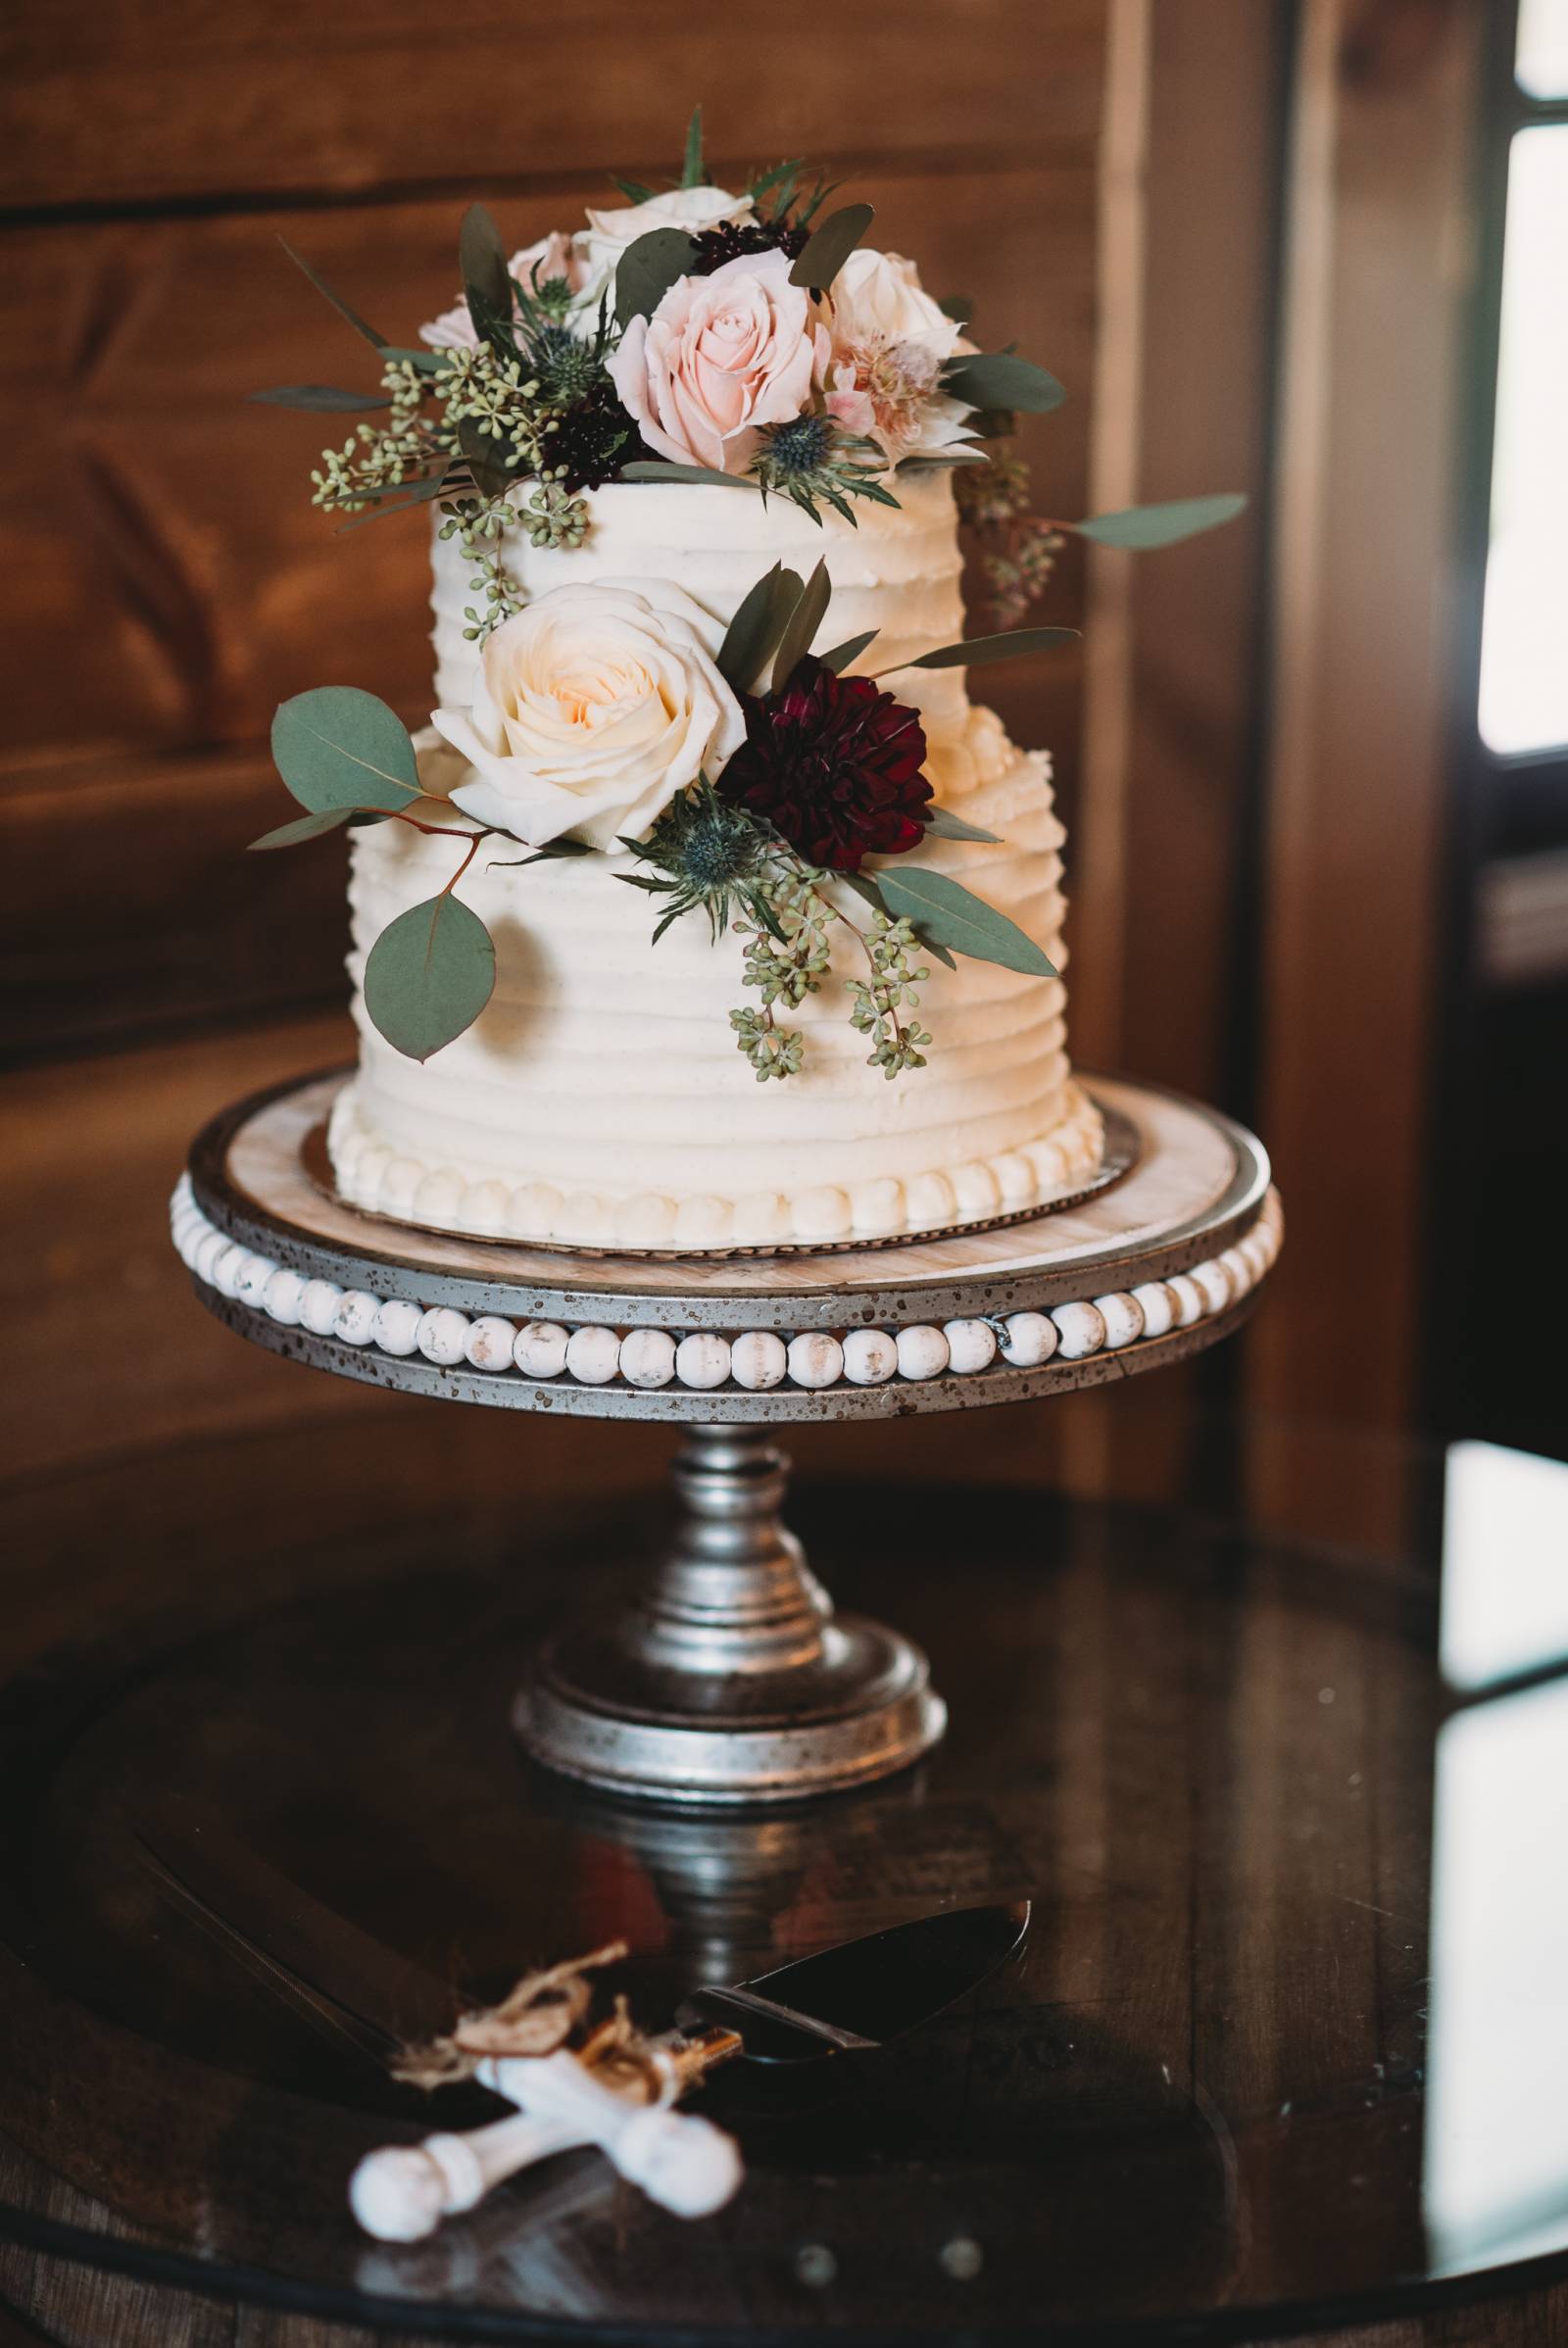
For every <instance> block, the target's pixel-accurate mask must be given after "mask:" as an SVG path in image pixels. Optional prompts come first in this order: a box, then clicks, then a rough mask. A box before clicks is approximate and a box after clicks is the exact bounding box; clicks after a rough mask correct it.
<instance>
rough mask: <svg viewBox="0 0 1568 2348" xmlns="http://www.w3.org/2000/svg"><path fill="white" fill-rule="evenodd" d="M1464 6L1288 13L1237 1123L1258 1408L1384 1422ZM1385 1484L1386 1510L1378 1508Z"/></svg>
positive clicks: (1394, 1343)
mask: <svg viewBox="0 0 1568 2348" xmlns="http://www.w3.org/2000/svg"><path fill="white" fill-rule="evenodd" d="M1480 29H1481V24H1480V12H1478V11H1477V10H1475V9H1473V8H1470V7H1467V6H1463V5H1457V4H1453V5H1437V4H1434V5H1431V6H1428V7H1426V8H1408V7H1405V8H1393V9H1383V10H1370V9H1366V8H1362V7H1356V6H1352V5H1350V4H1349V0H1309V4H1308V5H1307V6H1306V7H1305V8H1304V9H1303V10H1302V11H1301V14H1300V54H1299V61H1298V71H1297V100H1296V115H1297V122H1296V138H1295V165H1294V172H1293V182H1292V189H1291V240H1290V252H1289V269H1288V277H1287V288H1286V298H1287V320H1286V324H1287V333H1286V340H1285V345H1284V352H1283V367H1282V412H1281V426H1280V452H1279V455H1280V478H1281V498H1280V507H1279V515H1278V524H1277V528H1278V541H1277V563H1276V570H1275V595H1276V601H1277V621H1276V637H1277V646H1278V651H1277V659H1276V663H1275V681H1274V708H1273V737H1272V744H1271V757H1270V800H1271V816H1270V839H1269V855H1268V868H1267V882H1266V891H1267V893H1266V900H1265V924H1266V931H1265V935H1266V954H1265V958H1264V967H1263V987H1264V1026H1263V1033H1262V1042H1261V1050H1260V1055H1259V1056H1260V1066H1261V1101H1260V1107H1259V1115H1260V1117H1261V1119H1262V1126H1263V1131H1264V1132H1265V1133H1266V1134H1267V1135H1268V1137H1269V1143H1270V1147H1271V1149H1272V1150H1273V1152H1274V1156H1275V1161H1276V1164H1277V1166H1278V1169H1279V1174H1280V1180H1281V1183H1282V1186H1283V1188H1284V1192H1285V1196H1286V1198H1287V1199H1288V1200H1289V1201H1290V1212H1291V1218H1292V1220H1291V1233H1292V1237H1291V1246H1290V1247H1289V1248H1288V1249H1287V1250H1286V1253H1285V1257H1284V1258H1283V1259H1282V1276H1281V1278H1280V1280H1279V1282H1278V1284H1277V1296H1276V1304H1275V1309H1274V1311H1273V1312H1272V1313H1271V1314H1268V1315H1265V1316H1264V1317H1263V1319H1262V1320H1260V1321H1259V1323H1258V1325H1257V1327H1256V1329H1255V1332H1254V1335H1253V1340H1252V1346H1253V1351H1252V1360H1253V1364H1254V1371H1255V1386H1256V1391H1257V1392H1258V1394H1260V1396H1261V1397H1262V1398H1263V1399H1265V1400H1266V1402H1267V1403H1268V1404H1269V1405H1270V1406H1271V1407H1273V1408H1275V1409H1279V1410H1284V1411H1293V1412H1303V1411H1317V1412H1323V1413H1330V1412H1332V1413H1333V1414H1334V1415H1337V1416H1343V1417H1352V1418H1355V1419H1357V1420H1360V1421H1361V1422H1363V1423H1366V1424H1371V1425H1382V1426H1390V1425H1398V1424H1400V1423H1401V1422H1402V1421H1404V1420H1405V1419H1407V1417H1408V1415H1409V1411H1410V1408H1411V1401H1412V1373H1413V1366H1414V1349H1415V1343H1416V1312H1417V1290H1418V1278H1419V1261H1420V1238H1421V1221H1422V1214H1423V1201H1424V1198H1425V1196H1426V1187H1427V1178H1428V1171H1429V1167H1428V1115H1429V1112H1428V1087H1429V1067H1428V1060H1429V1054H1430V1053H1431V1052H1432V1050H1433V1037H1432V1030H1431V1023H1432V1020H1433V1017H1434V1006H1435V1003H1436V1001H1437V994H1436V987H1435V978H1436V967H1437V962H1436V957H1437V954H1438V951H1439V938H1438V920H1439V912H1440V905H1441V897H1440V890H1439V881H1438V872H1439V858H1440V854H1441V847H1442V839H1443V828H1444V818H1445V798H1446V795H1445V789H1444V772H1445V732H1446V717H1447V697H1446V664H1447V663H1446V647H1447V635H1448V624H1449V623H1448V600H1449V596H1450V593H1451V586H1452V582H1451V579H1450V575H1449V572H1450V563H1451V548H1452V545H1453V506H1454V470H1455V465H1456V462H1457V436H1456V429H1455V425H1456V396H1457V388H1458V380H1459V363H1460V357H1461V351H1462V339H1463V333H1464V327H1465V320H1466V302H1467V293H1468V284H1469V275H1470V268H1471V261H1472V255H1471V250H1470V235H1469V230H1470V213H1469V205H1470V192H1471V191H1470V170H1471V144H1472V136H1473V129H1474V115H1475V108H1476V101H1477V91H1478V87H1479V77H1478V70H1477V54H1476V53H1477V47H1478V40H1479V33H1480ZM1395 1504H1396V1495H1392V1494H1391V1507H1392V1506H1393V1505H1395Z"/></svg>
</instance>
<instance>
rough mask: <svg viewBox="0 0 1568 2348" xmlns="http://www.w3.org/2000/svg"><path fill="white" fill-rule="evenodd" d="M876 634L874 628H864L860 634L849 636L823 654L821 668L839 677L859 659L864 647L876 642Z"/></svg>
mask: <svg viewBox="0 0 1568 2348" xmlns="http://www.w3.org/2000/svg"><path fill="white" fill-rule="evenodd" d="M878 633H879V631H878V630H877V629H876V628H866V629H865V630H864V631H863V633H862V634H860V635H858V636H851V637H849V638H847V639H846V641H845V642H844V643H843V644H835V645H834V647H833V650H832V651H831V652H830V653H823V655H822V665H823V667H824V668H831V669H832V671H833V674H834V675H835V676H836V677H841V676H842V675H843V674H844V671H845V670H846V669H847V668H848V667H849V665H850V663H851V662H852V661H853V660H858V659H859V657H860V655H861V654H862V653H863V652H864V650H865V648H866V646H867V645H868V644H874V643H875V642H876V639H877V635H878Z"/></svg>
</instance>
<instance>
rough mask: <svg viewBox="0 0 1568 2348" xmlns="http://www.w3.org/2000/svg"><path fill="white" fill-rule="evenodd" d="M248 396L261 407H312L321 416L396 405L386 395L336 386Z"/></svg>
mask: <svg viewBox="0 0 1568 2348" xmlns="http://www.w3.org/2000/svg"><path fill="white" fill-rule="evenodd" d="M247 397H248V398H249V399H250V400H252V401H253V402H254V403H255V405H256V406H257V407H258V408H308V409H310V410H311V411H312V413H313V414H315V415H319V416H352V415H356V414H359V413H360V412H362V411H368V410H369V409H371V408H390V407H391V405H392V403H391V401H390V400H389V399H388V398H387V397H386V394H385V393H384V392H379V391H371V392H365V391H340V390H339V389H338V387H337V385H336V384H335V383H284V384H280V385H279V386H278V387H277V389H276V390H274V391H253V392H250V393H248V394H247Z"/></svg>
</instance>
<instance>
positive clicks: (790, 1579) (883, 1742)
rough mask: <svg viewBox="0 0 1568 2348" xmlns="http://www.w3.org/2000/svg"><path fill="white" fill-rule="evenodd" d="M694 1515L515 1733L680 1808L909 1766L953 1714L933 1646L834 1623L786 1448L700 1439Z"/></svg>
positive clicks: (682, 1489) (688, 1508)
mask: <svg viewBox="0 0 1568 2348" xmlns="http://www.w3.org/2000/svg"><path fill="white" fill-rule="evenodd" d="M672 1474H673V1477H674V1481H675V1488H676V1491H677V1492H678V1493H679V1495H680V1499H681V1502H682V1507H683V1515H682V1518H681V1521H680V1524H679V1526H678V1528H677V1531H676V1534H675V1538H674V1540H673V1541H672V1542H671V1544H670V1546H669V1548H668V1549H667V1551H666V1553H665V1555H664V1557H663V1559H662V1563H661V1564H660V1565H659V1567H658V1568H657V1570H656V1571H655V1573H654V1574H653V1576H652V1577H651V1579H650V1581H649V1583H648V1585H647V1587H646V1589H645V1590H644V1591H643V1593H642V1595H641V1597H640V1598H639V1600H638V1601H637V1602H636V1603H635V1604H634V1605H633V1606H632V1607H631V1608H630V1609H629V1610H628V1611H627V1613H626V1614H625V1615H624V1616H623V1617H621V1618H620V1619H619V1620H618V1621H612V1622H610V1623H609V1624H607V1625H605V1626H603V1627H601V1626H599V1625H597V1624H591V1623H584V1624H580V1625H577V1626H574V1627H573V1628H571V1629H569V1630H567V1631H565V1632H564V1633H563V1634H562V1635H560V1636H559V1637H558V1638H556V1639H553V1640H552V1641H551V1642H550V1643H549V1644H548V1645H547V1646H546V1647H545V1649H544V1650H543V1652H542V1654H541V1655H540V1657H539V1661H538V1664H537V1667H536V1669H535V1672H534V1676H533V1678H532V1679H531V1680H530V1682H529V1684H528V1685H527V1686H526V1687H525V1688H523V1690H522V1692H521V1694H520V1695H519V1696H518V1698H517V1702H516V1707H515V1712H514V1715H513V1718H514V1725H515V1728H516V1731H517V1734H518V1736H519V1737H521V1739H522V1741H523V1743H524V1744H525V1745H526V1746H527V1748H528V1750H529V1751H530V1752H531V1753H532V1754H533V1755H534V1757H535V1758H536V1759H537V1760H539V1761H542V1762H544V1763H545V1764H546V1765H547V1766H548V1767H549V1768H551V1769H557V1770H563V1771H564V1772H565V1773H566V1774H567V1775H568V1776H570V1777H574V1778H580V1779H585V1780H587V1781H588V1782H589V1783H590V1784H591V1785H602V1786H605V1787H607V1788H608V1789H610V1790H611V1791H614V1792H623V1793H635V1794H638V1795H640V1796H642V1797H643V1798H645V1799H646V1798H648V1797H650V1796H652V1797H653V1798H655V1799H664V1800H667V1801H671V1802H680V1803H704V1804H709V1803H715V1802H760V1801H791V1800H799V1799H801V1798H802V1797H804V1796H806V1795H809V1794H813V1793H823V1792H827V1791H829V1790H831V1789H835V1788H841V1787H845V1786H850V1785H861V1784H864V1783H865V1782H866V1781H868V1780H869V1779H872V1778H880V1777H884V1776H886V1775H887V1774H888V1773H889V1772H890V1771H892V1770H896V1769H903V1768H906V1767H907V1765H908V1763H909V1762H911V1761H914V1760H916V1759H918V1757H919V1756H920V1754H921V1753H923V1752H926V1751H928V1750H929V1748H930V1747H931V1746H932V1745H933V1744H935V1743H936V1741H937V1739H938V1738H939V1737H941V1735H942V1732H943V1730H944V1728H945V1726H946V1723H947V1707H946V1706H945V1705H944V1703H943V1701H942V1699H941V1697H940V1696H939V1695H937V1694H935V1693H934V1692H933V1690H932V1688H931V1686H930V1675H929V1672H928V1670H927V1666H926V1659H925V1657H924V1655H922V1654H921V1652H920V1650H919V1648H918V1647H916V1646H913V1645H911V1643H910V1642H909V1640H908V1639H904V1638H901V1637H900V1635H899V1634H898V1633H897V1632H895V1631H889V1630H886V1629H884V1628H883V1627H882V1625H881V1624H879V1623H869V1622H862V1621H860V1620H858V1618H856V1617H854V1616H835V1614H834V1612H833V1606H832V1601H831V1600H830V1599H829V1597H828V1595H827V1592H826V1591H825V1590H823V1589H822V1587H821V1585H820V1583H819V1582H818V1581H817V1580H816V1578H815V1576H814V1575H813V1574H812V1572H811V1570H810V1568H809V1565H808V1564H807V1562H806V1559H805V1556H804V1554H803V1553H802V1549H801V1544H800V1542H799V1541H797V1540H796V1539H795V1537H794V1535H793V1534H791V1533H788V1532H786V1531H785V1529H784V1526H783V1525H782V1524H781V1522H780V1519H779V1511H780V1508H781V1506H782V1503H783V1499H784V1492H785V1487H786V1483H787V1480H788V1474H789V1464H788V1461H787V1460H786V1459H785V1457H784V1455H783V1453H782V1452H780V1451H779V1450H777V1449H776V1448H775V1447H774V1445H773V1444H772V1443H769V1442H768V1441H767V1439H766V1437H765V1436H763V1435H762V1434H760V1433H759V1432H758V1431H757V1430H755V1429H749V1428H745V1427H718V1426H707V1425H703V1424H701V1423H699V1424H697V1425H694V1426H691V1427H689V1428H688V1429H687V1430H686V1440H685V1443H684V1444H683V1446H682V1448H681V1450H680V1452H679V1453H678V1454H677V1456H676V1459H675V1462H674V1466H673V1469H672Z"/></svg>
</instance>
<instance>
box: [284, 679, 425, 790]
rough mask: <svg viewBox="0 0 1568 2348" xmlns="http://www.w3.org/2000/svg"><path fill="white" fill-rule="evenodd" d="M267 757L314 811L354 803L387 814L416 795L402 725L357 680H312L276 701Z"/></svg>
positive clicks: (409, 747) (415, 779)
mask: <svg viewBox="0 0 1568 2348" xmlns="http://www.w3.org/2000/svg"><path fill="white" fill-rule="evenodd" d="M272 757H273V758H274V759H275V760H276V762H277V771H278V773H279V774H280V775H281V776H282V778H283V780H284V782H285V783H286V784H287V785H288V787H289V789H290V791H292V792H293V794H294V797H295V798H296V799H297V800H298V801H299V803H300V805H301V807H308V808H310V810H311V811H312V813H313V814H315V813H321V814H324V813H325V812H326V811H327V810H328V809H329V808H331V809H341V810H342V811H343V812H344V813H345V814H346V813H348V812H349V811H350V810H351V809H353V808H356V807H379V808H381V809H382V810H383V811H386V812H391V811H393V810H395V809H397V808H399V807H407V806H408V804H409V802H410V800H413V799H417V798H418V797H419V772H418V766H417V761H416V759H415V756H414V744H413V743H412V742H411V741H410V739H409V733H408V728H407V727H406V726H405V725H404V723H403V720H402V719H401V718H400V717H399V716H398V715H397V714H396V712H395V711H394V710H391V709H388V708H387V706H386V704H385V702H384V701H377V699H376V697H375V695H374V694H373V693H362V692H361V690H360V688H359V687H358V686H357V685H319V686H318V687H317V688H316V690H315V692H314V693H297V694H296V695H295V696H294V698H293V700H292V701H286V702H283V703H281V704H280V705H279V708H278V711H277V714H276V716H275V717H274V718H273V719H272Z"/></svg>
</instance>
